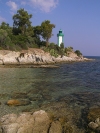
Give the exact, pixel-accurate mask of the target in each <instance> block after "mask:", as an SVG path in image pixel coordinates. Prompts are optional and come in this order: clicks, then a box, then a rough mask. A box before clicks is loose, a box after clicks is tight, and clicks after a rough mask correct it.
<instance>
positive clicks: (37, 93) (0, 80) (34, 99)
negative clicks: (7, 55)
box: [0, 57, 100, 116]
mask: <svg viewBox="0 0 100 133" xmlns="http://www.w3.org/2000/svg"><path fill="white" fill-rule="evenodd" d="M92 58H95V59H96V60H95V61H90V62H77V63H66V64H59V67H58V68H0V102H1V105H0V116H2V115H4V114H8V113H16V112H21V111H23V110H25V109H32V108H33V109H39V108H40V107H42V106H43V105H45V104H47V103H52V102H60V101H62V100H64V99H66V97H68V98H69V100H70V98H71V101H73V102H70V105H71V104H72V105H76V104H77V103H79V102H80V103H79V105H78V106H81V105H82V103H85V105H84V106H91V105H96V104H97V106H100V105H99V102H100V57H92ZM21 93H23V94H24V93H25V96H26V97H24V98H23V97H21ZM15 94H20V97H18V98H17V99H27V100H30V102H31V104H29V105H26V106H17V107H15V106H12V107H10V106H8V105H6V102H7V101H8V100H10V99H14V98H15ZM73 99H76V100H73ZM82 106H83V105H82Z"/></svg>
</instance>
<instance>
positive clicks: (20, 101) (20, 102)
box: [6, 99, 31, 106]
mask: <svg viewBox="0 0 100 133" xmlns="http://www.w3.org/2000/svg"><path fill="white" fill-rule="evenodd" d="M30 103H31V102H30V101H29V100H26V99H11V100H8V101H7V103H6V104H7V105H9V106H23V105H28V104H30Z"/></svg>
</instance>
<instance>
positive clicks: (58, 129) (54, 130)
mask: <svg viewBox="0 0 100 133" xmlns="http://www.w3.org/2000/svg"><path fill="white" fill-rule="evenodd" d="M49 133H62V126H61V124H60V122H59V121H55V122H52V124H51V127H50V131H49Z"/></svg>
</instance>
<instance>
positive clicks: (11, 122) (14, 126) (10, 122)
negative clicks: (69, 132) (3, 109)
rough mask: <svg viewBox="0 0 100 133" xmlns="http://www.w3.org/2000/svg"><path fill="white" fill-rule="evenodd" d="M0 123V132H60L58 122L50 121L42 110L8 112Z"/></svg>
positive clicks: (60, 128)
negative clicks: (17, 112) (19, 112)
mask: <svg viewBox="0 0 100 133" xmlns="http://www.w3.org/2000/svg"><path fill="white" fill-rule="evenodd" d="M0 123H1V124H0V125H1V128H0V131H1V132H0V133H62V126H61V124H60V122H59V121H55V122H52V121H51V120H50V118H49V117H48V114H47V113H46V112H45V111H43V110H40V111H36V112H34V113H29V112H27V113H21V114H19V115H17V114H8V115H5V116H3V117H2V118H1V120H0Z"/></svg>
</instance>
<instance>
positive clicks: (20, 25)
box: [13, 9, 33, 35]
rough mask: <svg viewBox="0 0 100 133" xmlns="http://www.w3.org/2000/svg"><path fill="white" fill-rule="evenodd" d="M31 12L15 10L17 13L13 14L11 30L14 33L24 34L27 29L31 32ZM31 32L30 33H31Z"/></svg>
mask: <svg viewBox="0 0 100 133" xmlns="http://www.w3.org/2000/svg"><path fill="white" fill-rule="evenodd" d="M31 18H32V14H28V12H27V11H25V10H24V9H20V10H18V11H17V14H15V15H14V16H13V21H14V22H13V32H14V34H16V35H18V34H23V35H24V34H25V33H27V31H29V32H31V31H32V30H33V29H32V27H31V21H30V19H31ZM31 34H32V33H31Z"/></svg>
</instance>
